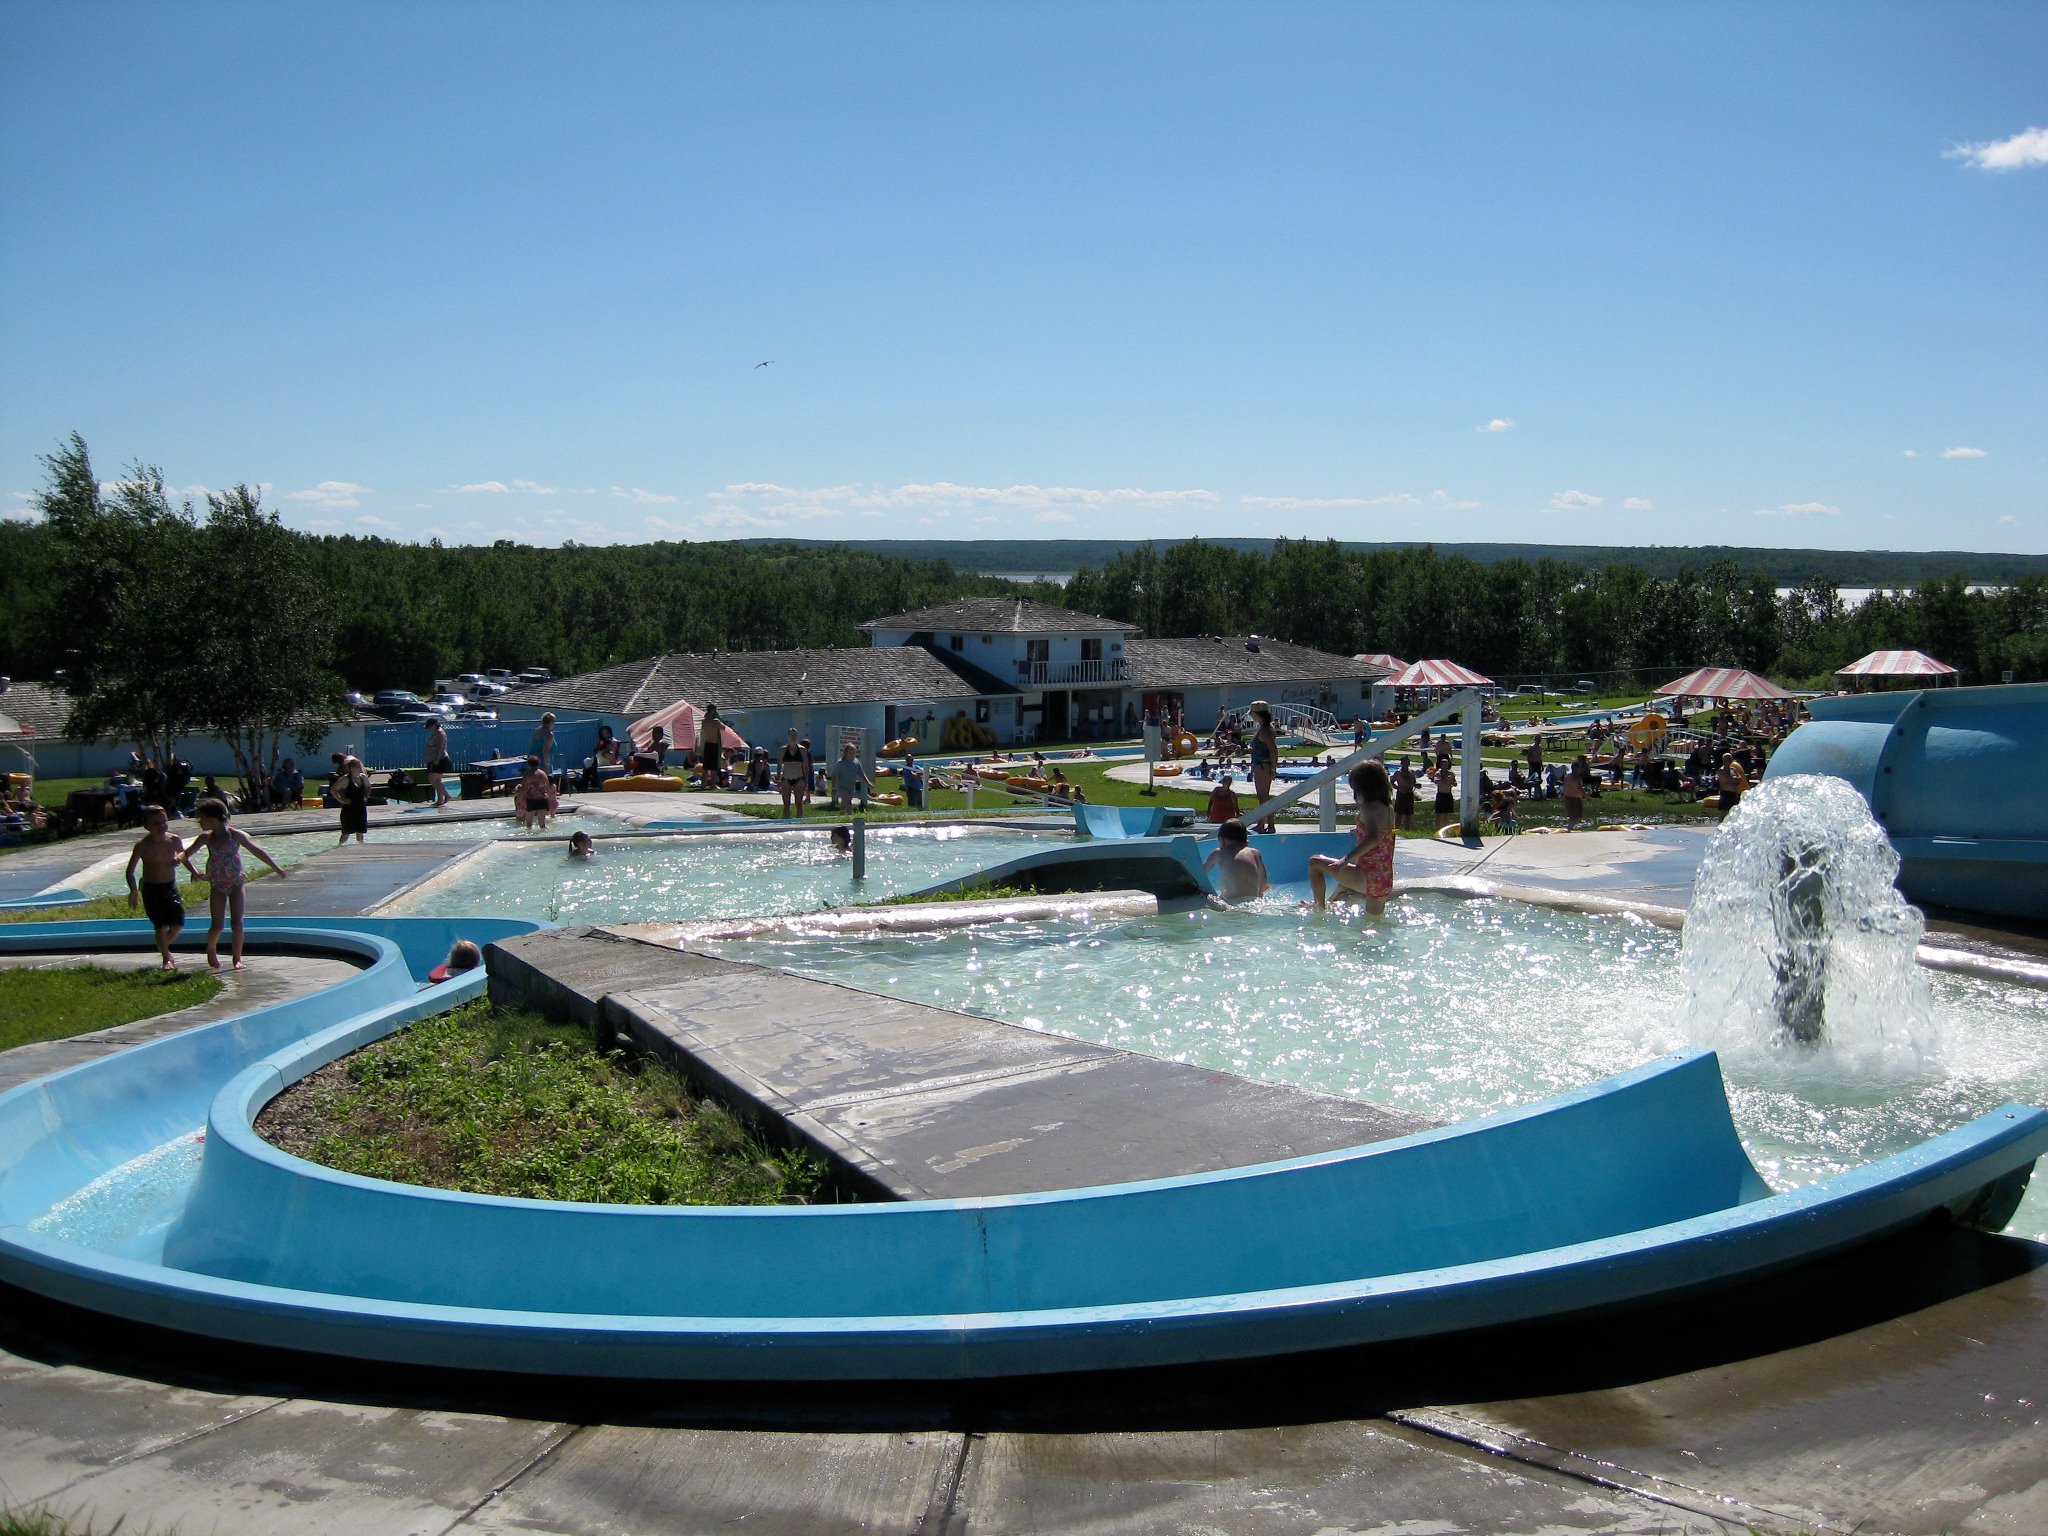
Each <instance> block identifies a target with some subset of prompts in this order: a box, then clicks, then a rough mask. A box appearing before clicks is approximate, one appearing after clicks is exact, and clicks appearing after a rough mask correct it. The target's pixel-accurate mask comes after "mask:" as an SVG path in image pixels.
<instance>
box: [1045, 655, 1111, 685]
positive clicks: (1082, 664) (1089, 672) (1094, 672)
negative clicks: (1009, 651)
mask: <svg viewBox="0 0 2048 1536" xmlns="http://www.w3.org/2000/svg"><path fill="white" fill-rule="evenodd" d="M1017 676H1018V678H1019V679H1020V680H1021V681H1022V682H1023V684H1024V686H1025V687H1027V688H1064V687H1069V686H1076V685H1080V686H1086V685H1087V684H1090V683H1101V684H1107V683H1123V682H1128V681H1130V676H1131V669H1130V668H1129V667H1128V666H1127V665H1126V664H1125V663H1124V660H1123V658H1122V657H1118V658H1116V659H1115V660H1112V661H1020V662H1018V663H1017Z"/></svg>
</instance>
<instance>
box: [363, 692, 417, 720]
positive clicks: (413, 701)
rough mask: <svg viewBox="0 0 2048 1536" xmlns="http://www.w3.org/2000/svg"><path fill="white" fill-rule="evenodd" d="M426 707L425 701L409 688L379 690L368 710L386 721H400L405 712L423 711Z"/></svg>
mask: <svg viewBox="0 0 2048 1536" xmlns="http://www.w3.org/2000/svg"><path fill="white" fill-rule="evenodd" d="M426 707H427V701H426V700H425V699H423V698H421V697H420V696H419V695H418V694H416V693H414V692H413V691H412V690H411V689H409V688H379V689H378V690H377V697H376V699H375V700H374V701H372V703H371V705H370V708H372V709H374V710H375V711H376V712H377V713H378V714H380V715H382V716H384V718H385V719H387V720H398V719H402V718H403V717H404V713H405V711H407V710H423V709H425V708H426Z"/></svg>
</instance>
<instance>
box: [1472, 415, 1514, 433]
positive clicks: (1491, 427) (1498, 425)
mask: <svg viewBox="0 0 2048 1536" xmlns="http://www.w3.org/2000/svg"><path fill="white" fill-rule="evenodd" d="M1478 430H1479V431H1481V432H1512V431H1514V430H1515V424H1514V422H1513V421H1511V420H1510V419H1509V418H1507V417H1505V416H1496V417H1494V418H1493V420H1491V421H1489V422H1488V423H1487V424H1486V425H1485V426H1483V427H1480V428H1479V429H1478Z"/></svg>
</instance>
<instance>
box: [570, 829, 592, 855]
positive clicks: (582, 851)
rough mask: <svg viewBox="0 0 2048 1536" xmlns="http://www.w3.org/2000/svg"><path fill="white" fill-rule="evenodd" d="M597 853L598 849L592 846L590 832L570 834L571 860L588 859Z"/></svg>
mask: <svg viewBox="0 0 2048 1536" xmlns="http://www.w3.org/2000/svg"><path fill="white" fill-rule="evenodd" d="M595 852H597V849H596V848H594V847H592V846H591V842H590V834H589V833H588V832H571V833H570V834H569V857H570V858H572V859H587V858H589V857H590V856H591V855H592V854H593V853H595Z"/></svg>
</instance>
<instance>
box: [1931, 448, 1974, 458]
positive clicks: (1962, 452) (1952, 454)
mask: <svg viewBox="0 0 2048 1536" xmlns="http://www.w3.org/2000/svg"><path fill="white" fill-rule="evenodd" d="M1941 456H1942V457H1943V458H1944V459H1981V458H1983V457H1984V450H1983V449H1982V448H1944V449H1942V450H1941Z"/></svg>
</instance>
